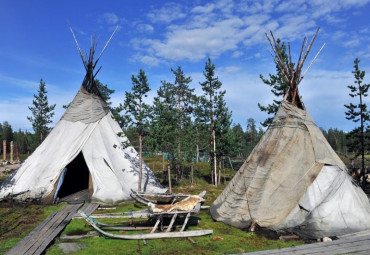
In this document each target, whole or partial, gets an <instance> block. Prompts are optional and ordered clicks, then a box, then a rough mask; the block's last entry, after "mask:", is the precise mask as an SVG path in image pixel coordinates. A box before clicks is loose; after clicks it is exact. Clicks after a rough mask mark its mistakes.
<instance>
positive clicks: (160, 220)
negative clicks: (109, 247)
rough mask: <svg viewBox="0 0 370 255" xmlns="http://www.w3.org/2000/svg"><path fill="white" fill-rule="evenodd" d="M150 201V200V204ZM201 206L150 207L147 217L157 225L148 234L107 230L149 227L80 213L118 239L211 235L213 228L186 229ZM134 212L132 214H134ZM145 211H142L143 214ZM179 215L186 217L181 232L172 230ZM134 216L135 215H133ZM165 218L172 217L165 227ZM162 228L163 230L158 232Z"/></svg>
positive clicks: (100, 229) (102, 232) (108, 234)
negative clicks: (178, 208)
mask: <svg viewBox="0 0 370 255" xmlns="http://www.w3.org/2000/svg"><path fill="white" fill-rule="evenodd" d="M199 195H200V196H202V197H203V196H204V195H205V191H204V192H202V193H201V194H199ZM149 203H150V202H148V204H149ZM200 207H201V202H197V203H196V204H195V205H194V207H193V209H192V210H187V211H168V212H153V210H152V209H151V208H150V207H149V208H148V212H147V217H148V218H149V219H155V221H156V222H155V225H154V226H153V227H152V228H150V229H151V232H150V233H148V234H127V235H121V234H113V233H109V232H106V231H105V230H103V229H102V228H110V229H116V230H118V229H120V230H143V229H148V227H130V226H123V227H119V226H111V225H107V224H104V223H100V222H98V221H97V220H96V219H94V218H93V217H91V216H88V215H86V214H85V213H84V212H80V215H81V216H82V217H83V218H84V219H85V220H86V221H87V222H88V223H89V224H90V225H91V226H92V227H93V228H94V229H95V230H96V231H98V232H99V233H100V234H102V235H104V236H106V237H110V238H116V239H127V240H136V239H139V240H140V239H144V240H145V239H160V238H175V237H193V236H203V235H210V234H212V233H213V230H191V231H184V230H185V228H186V226H187V224H188V222H189V219H190V216H191V215H198V214H199V211H200ZM133 215H134V214H132V216H133ZM142 215H143V213H141V216H142ZM178 216H183V217H184V222H183V224H182V226H181V229H180V231H179V232H170V231H171V229H172V228H173V227H174V223H175V221H176V218H177V217H178ZM133 217H134V216H133ZM140 218H141V217H140ZM164 219H171V220H170V223H169V225H168V226H166V227H164V226H163V225H164ZM158 228H159V229H160V231H163V232H156V231H157V230H158Z"/></svg>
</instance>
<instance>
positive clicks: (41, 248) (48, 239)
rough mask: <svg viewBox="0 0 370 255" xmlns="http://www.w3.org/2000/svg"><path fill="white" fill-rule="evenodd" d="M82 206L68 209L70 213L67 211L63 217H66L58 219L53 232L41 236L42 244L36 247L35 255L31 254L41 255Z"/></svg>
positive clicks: (77, 205) (78, 205)
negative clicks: (58, 221)
mask: <svg viewBox="0 0 370 255" xmlns="http://www.w3.org/2000/svg"><path fill="white" fill-rule="evenodd" d="M81 205H82V204H76V205H74V206H73V207H71V208H70V211H68V212H67V213H66V214H65V215H66V217H65V218H64V219H63V218H60V219H61V221H60V223H59V224H58V225H57V227H56V228H55V229H54V230H50V231H48V233H45V235H44V236H43V238H44V239H43V241H42V244H41V245H39V246H38V248H37V249H36V251H35V253H33V254H41V253H42V252H43V251H44V250H45V249H46V248H47V247H48V246H49V244H50V243H51V242H52V241H53V240H54V239H55V237H57V236H58V235H59V234H60V232H62V231H63V229H64V228H65V227H66V226H67V224H68V223H69V222H70V221H71V219H72V216H73V214H75V213H76V212H77V210H78V209H79V208H80V207H81Z"/></svg>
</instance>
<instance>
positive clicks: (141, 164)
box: [138, 135, 143, 192]
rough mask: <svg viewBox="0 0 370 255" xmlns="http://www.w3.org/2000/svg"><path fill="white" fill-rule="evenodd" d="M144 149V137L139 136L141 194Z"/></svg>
mask: <svg viewBox="0 0 370 255" xmlns="http://www.w3.org/2000/svg"><path fill="white" fill-rule="evenodd" d="M142 154H143V147H142V137H141V135H139V161H140V162H139V182H138V191H139V192H141V181H142V177H143V156H142Z"/></svg>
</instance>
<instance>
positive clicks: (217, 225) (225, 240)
mask: <svg viewBox="0 0 370 255" xmlns="http://www.w3.org/2000/svg"><path fill="white" fill-rule="evenodd" d="M145 162H146V163H147V164H148V166H149V167H151V168H153V169H154V172H155V174H156V176H157V177H158V178H159V179H160V180H161V181H163V179H165V176H166V174H167V173H166V172H163V171H162V161H161V158H155V157H153V158H146V159H145ZM166 169H167V168H166ZM225 172H226V176H225V177H226V178H225V179H224V178H222V184H221V185H218V187H215V186H213V185H210V184H208V181H207V180H206V178H209V174H210V165H209V164H208V163H199V164H197V165H196V166H195V167H194V183H193V185H191V184H190V178H189V171H187V172H186V171H185V172H184V173H185V177H184V178H183V179H181V180H178V181H177V182H173V183H175V185H174V186H173V192H175V193H185V194H199V193H200V192H201V191H202V190H207V194H206V196H205V199H206V201H205V205H211V204H212V203H213V201H214V200H215V199H216V198H217V196H218V195H219V194H220V193H221V192H222V190H223V189H224V188H225V186H226V184H224V180H226V182H227V181H228V180H230V179H231V177H232V176H233V175H234V174H235V171H233V170H231V169H225ZM62 206H64V204H62V205H59V206H55V205H54V206H41V205H34V204H18V205H14V204H9V203H0V254H4V253H5V252H7V251H8V250H9V249H11V247H13V246H15V245H16V244H17V243H18V242H19V241H20V240H21V239H22V238H23V237H25V236H26V235H27V234H28V233H29V232H30V231H31V230H32V229H33V228H34V227H36V226H37V225H38V224H39V223H40V222H41V221H42V220H44V219H45V218H46V217H47V216H48V215H49V214H50V213H51V212H52V211H56V210H60V208H61V207H62ZM144 208H146V207H145V206H143V205H141V204H138V203H134V202H126V203H123V204H121V205H118V206H116V207H113V208H110V209H108V210H96V211H95V213H99V214H102V213H113V212H128V211H134V210H142V209H144ZM193 219H194V218H193ZM196 219H199V224H198V225H196V226H189V228H188V230H196V229H213V234H212V235H210V236H204V237H193V238H192V239H193V240H194V241H195V242H196V244H192V243H191V242H189V240H187V239H186V238H174V239H161V240H147V245H144V244H143V241H138V240H117V239H107V238H104V237H96V238H88V239H80V240H77V241H75V242H77V243H82V244H84V245H85V246H86V248H84V249H82V250H80V251H78V252H75V253H73V254H89V255H90V254H225V253H242V252H250V251H258V250H266V249H276V248H283V247H289V246H292V245H300V244H303V243H304V242H303V241H302V240H299V241H291V242H285V241H281V240H278V239H277V238H276V236H274V235H271V233H270V232H268V231H257V232H255V233H251V232H248V231H244V230H240V229H237V228H234V227H231V226H228V225H226V224H223V223H221V222H215V221H213V219H212V217H211V216H210V215H209V213H208V212H207V211H202V212H201V213H200V215H199V216H197V217H196ZM100 221H102V222H105V223H118V222H120V219H101V220H100ZM92 230H93V229H92V228H91V227H90V226H89V225H88V224H87V223H86V222H85V221H84V220H83V219H73V220H72V221H71V222H70V223H69V224H68V225H67V227H66V228H65V230H64V231H63V232H62V235H84V234H87V233H89V232H90V231H92ZM114 233H121V234H123V233H127V232H123V231H116V232H114ZM61 242H62V241H61V240H60V239H56V241H55V243H54V244H53V245H51V246H50V247H49V249H48V251H47V253H46V254H63V252H62V250H61V249H60V248H59V247H58V246H57V244H59V243H61ZM63 242H66V241H63Z"/></svg>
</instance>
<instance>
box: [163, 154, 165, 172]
mask: <svg viewBox="0 0 370 255" xmlns="http://www.w3.org/2000/svg"><path fill="white" fill-rule="evenodd" d="M162 171H163V173H164V171H165V167H164V152H163V151H162Z"/></svg>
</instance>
